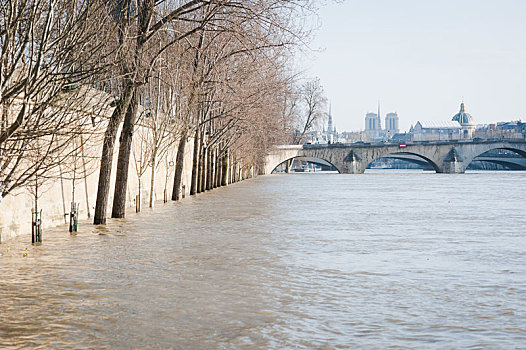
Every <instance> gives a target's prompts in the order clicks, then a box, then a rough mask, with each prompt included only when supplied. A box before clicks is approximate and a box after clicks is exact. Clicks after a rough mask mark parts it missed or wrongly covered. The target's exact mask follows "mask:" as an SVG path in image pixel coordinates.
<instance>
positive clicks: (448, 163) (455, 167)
mask: <svg viewBox="0 0 526 350" xmlns="http://www.w3.org/2000/svg"><path fill="white" fill-rule="evenodd" d="M466 167H467V166H464V161H463V159H462V158H461V157H460V156H459V154H458V152H457V150H456V148H452V149H451V150H450V151H449V153H448V154H447V155H446V157H445V158H444V162H443V165H442V167H441V169H440V170H441V171H437V172H441V173H446V174H463V173H464V172H465V171H466Z"/></svg>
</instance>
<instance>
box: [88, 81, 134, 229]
mask: <svg viewBox="0 0 526 350" xmlns="http://www.w3.org/2000/svg"><path fill="white" fill-rule="evenodd" d="M133 91H134V87H133V84H131V83H129V84H128V85H127V86H126V90H125V91H124V94H123V98H122V99H121V100H120V102H119V103H118V105H117V107H116V108H115V110H114V111H113V114H112V116H111V118H110V121H109V124H108V126H107V127H106V132H105V134H104V143H103V145H102V156H101V158H100V171H99V184H98V187H97V201H96V204H95V216H94V218H93V224H95V225H104V224H106V208H107V207H108V199H109V198H108V194H109V192H110V179H111V167H112V164H113V149H114V147H115V139H116V138H117V131H118V130H119V125H120V123H121V121H122V118H123V117H124V114H125V113H126V112H127V110H128V107H129V104H130V101H131V99H132V96H133Z"/></svg>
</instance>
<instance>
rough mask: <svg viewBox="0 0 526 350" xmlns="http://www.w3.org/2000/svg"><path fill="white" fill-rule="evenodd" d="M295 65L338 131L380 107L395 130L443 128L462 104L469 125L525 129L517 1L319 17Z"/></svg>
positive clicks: (459, 0) (340, 10) (358, 125)
mask: <svg viewBox="0 0 526 350" xmlns="http://www.w3.org/2000/svg"><path fill="white" fill-rule="evenodd" d="M320 17H321V21H322V27H321V29H320V30H319V32H318V34H317V37H316V39H315V41H314V43H313V44H312V47H313V48H321V49H322V50H323V51H322V52H317V53H313V54H309V55H308V57H305V58H304V59H303V60H302V61H301V62H300V65H301V66H302V67H304V68H305V69H307V72H306V74H307V75H309V76H311V77H313V76H318V77H319V78H320V79H321V82H322V84H323V86H324V88H325V91H326V95H327V97H328V98H329V100H330V101H331V103H332V115H333V118H334V122H335V124H336V127H337V130H338V131H344V130H359V129H363V128H364V117H365V113H367V112H368V111H374V112H375V111H376V109H377V103H378V100H380V103H381V113H382V126H384V125H383V123H384V119H383V118H384V117H385V113H387V112H391V111H395V112H398V116H399V118H400V128H401V129H402V130H404V129H408V128H409V126H410V125H411V123H414V122H416V121H417V120H450V119H451V118H452V116H453V115H454V114H455V113H457V111H458V109H459V105H460V102H461V100H462V98H464V102H465V105H466V111H467V112H468V113H471V114H472V115H473V117H474V118H475V122H476V123H490V122H496V121H503V120H517V119H522V120H526V0H347V1H345V2H343V3H341V4H334V3H329V4H328V5H326V6H324V7H323V8H322V9H321V12H320Z"/></svg>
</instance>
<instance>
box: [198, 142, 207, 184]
mask: <svg viewBox="0 0 526 350" xmlns="http://www.w3.org/2000/svg"><path fill="white" fill-rule="evenodd" d="M203 152H206V150H205V149H204V147H203V144H202V143H201V142H199V154H198V158H197V193H201V192H203V158H204V155H203Z"/></svg>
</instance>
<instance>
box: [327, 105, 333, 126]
mask: <svg viewBox="0 0 526 350" xmlns="http://www.w3.org/2000/svg"><path fill="white" fill-rule="evenodd" d="M333 131H334V130H333V126H332V113H331V104H330V103H329V122H328V125H327V133H329V134H330V133H332V132H333Z"/></svg>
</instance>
